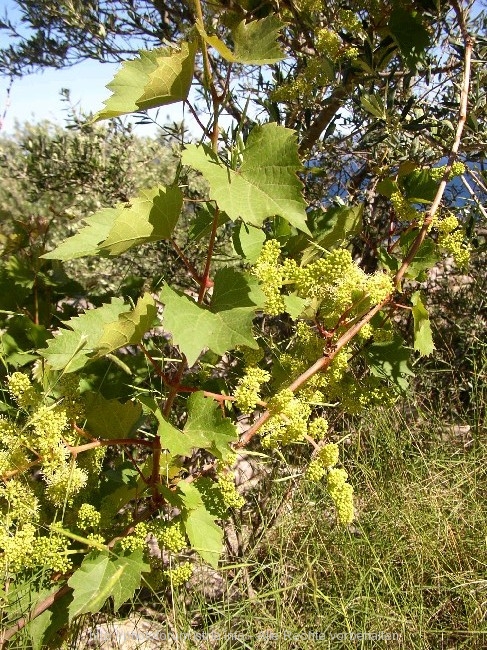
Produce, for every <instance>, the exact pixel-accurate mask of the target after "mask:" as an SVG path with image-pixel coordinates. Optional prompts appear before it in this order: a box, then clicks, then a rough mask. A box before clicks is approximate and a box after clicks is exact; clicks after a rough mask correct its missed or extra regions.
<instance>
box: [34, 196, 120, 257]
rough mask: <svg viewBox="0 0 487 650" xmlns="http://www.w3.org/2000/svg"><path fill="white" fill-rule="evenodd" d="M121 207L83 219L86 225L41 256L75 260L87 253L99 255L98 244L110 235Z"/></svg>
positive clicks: (105, 210) (107, 209)
mask: <svg viewBox="0 0 487 650" xmlns="http://www.w3.org/2000/svg"><path fill="white" fill-rule="evenodd" d="M120 211H121V208H120V207H119V208H103V209H102V210H98V211H97V212H95V213H94V214H92V215H91V216H90V217H87V218H86V219H82V220H81V221H83V222H84V223H85V224H86V225H85V226H84V227H83V228H80V230H78V232H77V233H76V234H75V235H73V236H72V237H68V238H67V239H65V240H64V241H63V242H61V243H60V244H59V246H57V247H56V248H55V249H54V250H52V251H50V252H49V253H44V255H42V256H41V258H42V259H45V260H61V261H63V262H67V261H68V260H75V259H78V258H79V257H86V256H87V255H98V254H99V253H100V249H99V246H98V244H99V243H100V242H103V241H104V240H105V239H106V238H107V237H108V235H109V233H110V230H111V229H112V227H113V224H114V223H115V221H116V219H117V217H118V215H119V214H120Z"/></svg>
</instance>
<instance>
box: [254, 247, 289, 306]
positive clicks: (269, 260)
mask: <svg viewBox="0 0 487 650" xmlns="http://www.w3.org/2000/svg"><path fill="white" fill-rule="evenodd" d="M280 254H281V247H280V246H279V242H278V241H277V239H268V240H267V241H266V242H265V244H264V245H263V247H262V250H261V252H260V255H259V257H258V259H257V261H256V263H255V265H254V267H253V269H252V273H253V274H254V275H256V276H257V278H258V279H259V281H260V283H261V285H262V291H263V292H264V295H265V298H266V303H265V312H266V313H267V314H269V315H270V316H277V315H278V314H281V313H282V312H283V311H284V300H283V298H282V296H281V288H282V283H283V280H284V277H283V273H282V266H281V265H280V264H279V256H280Z"/></svg>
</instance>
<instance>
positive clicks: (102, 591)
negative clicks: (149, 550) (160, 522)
mask: <svg viewBox="0 0 487 650" xmlns="http://www.w3.org/2000/svg"><path fill="white" fill-rule="evenodd" d="M142 553H143V551H142V549H138V550H136V551H134V552H133V553H130V554H127V555H122V556H120V557H115V559H112V557H110V555H109V554H108V552H101V553H100V552H92V553H90V554H89V555H87V556H86V557H85V559H84V560H83V562H82V564H81V566H80V568H79V569H78V570H77V571H75V572H74V573H73V575H72V576H71V578H70V579H69V580H68V585H69V586H70V587H72V589H73V600H72V602H71V603H70V605H69V620H70V622H71V621H72V620H73V619H74V618H75V617H76V616H80V615H81V614H87V613H89V612H90V613H92V614H95V613H96V612H98V611H100V609H101V608H102V607H103V605H104V604H105V602H106V601H107V599H108V598H110V596H112V597H113V599H114V609H115V611H117V610H118V609H119V607H120V605H122V604H123V603H124V602H126V601H127V600H128V599H129V598H131V597H132V596H133V594H134V592H135V590H136V589H137V588H138V587H139V586H140V581H141V578H142V573H145V572H147V571H149V570H150V566H149V565H148V564H147V563H146V562H144V561H143V558H142Z"/></svg>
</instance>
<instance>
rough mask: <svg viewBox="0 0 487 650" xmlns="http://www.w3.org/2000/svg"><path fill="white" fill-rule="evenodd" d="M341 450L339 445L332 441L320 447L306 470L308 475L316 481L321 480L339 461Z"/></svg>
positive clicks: (311, 479)
mask: <svg viewBox="0 0 487 650" xmlns="http://www.w3.org/2000/svg"><path fill="white" fill-rule="evenodd" d="M338 457H339V450H338V445H337V444H335V443H334V442H330V443H328V444H326V445H323V447H320V449H318V452H317V453H316V455H315V457H314V458H313V459H312V460H311V462H310V464H309V465H308V468H307V470H306V477H307V478H308V479H309V480H310V481H313V482H315V483H317V482H318V481H321V479H322V478H323V476H325V474H326V473H327V472H328V470H329V469H330V468H331V467H334V466H335V465H336V464H337V463H338Z"/></svg>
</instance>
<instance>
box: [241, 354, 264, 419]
mask: <svg viewBox="0 0 487 650" xmlns="http://www.w3.org/2000/svg"><path fill="white" fill-rule="evenodd" d="M269 379H270V374H269V373H268V372H267V371H266V370H262V369H261V368H259V367H258V366H250V367H249V368H247V369H246V371H245V374H244V375H243V377H241V378H240V379H239V382H238V385H237V388H236V389H235V392H234V394H233V396H234V397H235V404H236V405H237V406H238V408H239V409H240V410H241V411H243V412H244V413H250V412H251V411H253V410H254V409H255V407H256V405H257V402H259V401H260V396H259V392H260V387H261V385H262V384H264V383H265V382H267V381H269Z"/></svg>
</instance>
